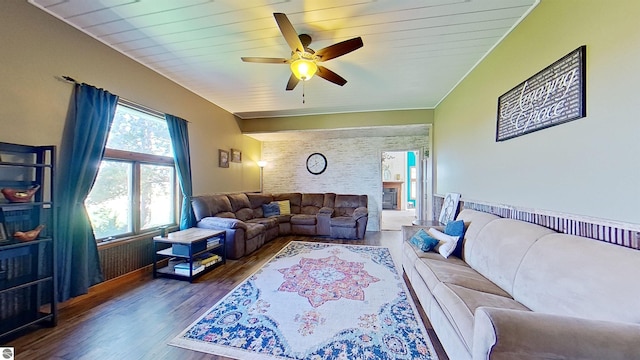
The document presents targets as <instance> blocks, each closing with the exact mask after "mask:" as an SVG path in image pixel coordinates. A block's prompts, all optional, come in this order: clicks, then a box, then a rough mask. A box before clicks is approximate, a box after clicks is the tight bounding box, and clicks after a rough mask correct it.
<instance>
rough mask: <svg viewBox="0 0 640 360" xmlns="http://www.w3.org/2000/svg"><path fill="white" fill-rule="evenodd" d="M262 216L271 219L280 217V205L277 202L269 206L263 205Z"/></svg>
mask: <svg viewBox="0 0 640 360" xmlns="http://www.w3.org/2000/svg"><path fill="white" fill-rule="evenodd" d="M261 207H262V216H261V217H266V218H267V217H270V216H277V215H280V205H279V204H278V203H277V202H271V203H268V204H262V206H261Z"/></svg>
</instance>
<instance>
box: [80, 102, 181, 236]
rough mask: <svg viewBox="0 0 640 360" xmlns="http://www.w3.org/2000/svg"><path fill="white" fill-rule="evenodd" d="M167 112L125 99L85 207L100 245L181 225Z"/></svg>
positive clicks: (119, 106)
mask: <svg viewBox="0 0 640 360" xmlns="http://www.w3.org/2000/svg"><path fill="white" fill-rule="evenodd" d="M172 154H173V149H172V147H171V138H170V136H169V128H168V127H167V123H166V121H165V119H164V117H163V115H162V114H157V113H154V112H153V111H148V110H145V109H141V108H139V107H136V106H134V105H131V104H128V103H124V102H123V101H121V102H120V103H118V107H117V108H116V114H115V117H114V119H113V124H112V125H111V130H110V132H109V137H108V139H107V146H106V150H105V157H104V159H103V160H102V163H101V164H100V169H99V171H98V176H97V178H96V181H95V184H94V185H93V188H92V189H91V193H90V194H89V196H88V197H87V200H86V201H85V206H86V208H87V212H88V214H89V218H90V219H91V224H92V225H93V230H94V233H95V236H96V239H98V241H104V240H107V239H109V240H110V239H113V238H118V237H123V236H129V235H134V234H139V233H143V232H145V231H148V230H152V229H155V228H157V227H158V226H162V225H172V224H175V223H176V204H177V197H176V194H177V187H176V172H175V167H174V161H173V156H172Z"/></svg>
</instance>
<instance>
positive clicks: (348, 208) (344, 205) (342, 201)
mask: <svg viewBox="0 0 640 360" xmlns="http://www.w3.org/2000/svg"><path fill="white" fill-rule="evenodd" d="M359 207H367V196H366V195H336V201H335V207H334V213H335V216H351V215H353V211H354V210H355V209H357V208H359Z"/></svg>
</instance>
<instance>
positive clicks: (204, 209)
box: [191, 195, 235, 221]
mask: <svg viewBox="0 0 640 360" xmlns="http://www.w3.org/2000/svg"><path fill="white" fill-rule="evenodd" d="M191 206H192V207H193V211H194V214H195V217H196V220H197V221H200V220H202V219H204V218H206V217H210V216H219V215H218V214H219V213H231V214H233V209H232V208H231V203H230V202H229V198H228V197H227V196H226V195H203V196H196V197H194V198H192V199H191ZM225 217H235V215H231V216H229V215H228V214H227V215H226V216H225Z"/></svg>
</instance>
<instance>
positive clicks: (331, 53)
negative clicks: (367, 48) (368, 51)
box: [315, 36, 364, 61]
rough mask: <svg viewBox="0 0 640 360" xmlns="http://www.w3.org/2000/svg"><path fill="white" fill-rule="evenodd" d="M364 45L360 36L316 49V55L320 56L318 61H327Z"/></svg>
mask: <svg viewBox="0 0 640 360" xmlns="http://www.w3.org/2000/svg"><path fill="white" fill-rule="evenodd" d="M363 45H364V44H363V43H362V38H361V37H359V36H358V37H357V38H353V39H349V40H345V41H342V42H339V43H337V44H333V45H331V46H327V47H326V48H322V49H320V50H318V51H316V53H315V55H316V56H318V57H319V58H320V59H318V61H327V60H331V59H333V58H337V57H338V56H342V55H344V54H348V53H350V52H352V51H353V50H357V49H359V48H361V47H362V46H363Z"/></svg>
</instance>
